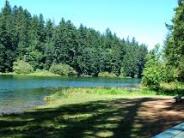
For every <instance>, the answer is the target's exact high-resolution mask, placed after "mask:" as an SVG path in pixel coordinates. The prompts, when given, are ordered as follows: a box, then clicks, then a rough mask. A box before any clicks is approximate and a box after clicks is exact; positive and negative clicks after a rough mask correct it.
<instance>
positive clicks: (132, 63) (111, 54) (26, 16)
mask: <svg viewBox="0 0 184 138" xmlns="http://www.w3.org/2000/svg"><path fill="white" fill-rule="evenodd" d="M146 54H147V47H146V46H145V45H144V44H141V45H140V44H138V42H136V41H135V39H132V40H129V39H127V40H124V39H120V38H118V37H117V36H116V34H113V33H112V32H111V31H110V30H109V29H107V30H106V32H105V33H104V34H101V33H100V32H98V31H96V30H94V29H92V28H87V27H85V26H83V25H80V27H78V28H77V27H75V26H74V25H73V24H72V22H71V21H65V20H64V19H62V20H61V21H60V23H59V24H58V25H55V24H54V23H53V22H52V21H51V20H47V21H46V20H44V17H43V16H42V15H39V16H37V15H31V14H30V12H29V11H27V10H26V9H23V8H22V7H17V6H14V7H13V8H12V7H11V6H10V4H9V2H8V1H6V2H5V6H4V8H3V9H2V11H1V12H0V72H12V71H13V63H14V62H15V61H17V60H23V61H25V62H28V63H29V64H30V65H31V66H32V67H33V69H34V70H36V69H44V70H49V69H50V67H51V66H52V65H53V64H67V65H69V66H71V67H72V68H74V69H75V70H76V72H77V73H78V75H92V76H98V74H99V73H100V72H109V73H114V74H116V75H117V76H119V75H121V74H123V75H124V76H130V77H136V76H137V77H141V75H142V71H143V68H144V64H145V56H146Z"/></svg>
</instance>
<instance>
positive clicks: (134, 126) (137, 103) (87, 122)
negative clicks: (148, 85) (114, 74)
mask: <svg viewBox="0 0 184 138" xmlns="http://www.w3.org/2000/svg"><path fill="white" fill-rule="evenodd" d="M168 98H171V97H168V96H160V95H157V93H156V92H155V91H150V90H149V89H141V90H139V89H135V90H128V89H116V88H109V89H106V88H71V89H63V90H59V91H57V92H56V93H54V94H52V95H50V96H48V97H46V98H45V100H46V101H47V102H48V104H47V105H45V106H42V107H39V108H37V109H35V110H33V111H28V112H25V113H20V114H10V115H2V116H0V137H2V138H8V137H10V138H11V137H31V138H32V137H33V138H34V137H36V138H37V137H38V138H39V137H47V138H72V137H75V138H93V137H94V138H96V137H97V138H103V137H114V138H120V137H125V138H130V137H132V138H137V137H141V138H147V137H151V136H153V135H155V134H157V133H159V132H160V131H161V130H160V129H159V128H160V127H161V128H162V129H163V128H167V127H170V126H171V125H174V124H176V123H177V122H176V121H170V120H167V121H166V120H165V121H163V120H162V118H161V117H160V112H161V109H159V110H158V113H155V117H157V118H155V117H154V118H153V116H150V115H149V114H148V116H147V115H146V116H142V110H150V111H152V109H150V107H147V106H145V105H144V104H145V103H146V102H150V101H154V102H155V103H156V101H157V100H164V99H168ZM168 108H172V107H168ZM165 110H167V109H165V108H164V109H162V112H163V111H165ZM170 110H171V109H170ZM145 112H146V113H147V111H145ZM154 112H155V111H154ZM145 117H147V119H145ZM149 117H150V118H149Z"/></svg>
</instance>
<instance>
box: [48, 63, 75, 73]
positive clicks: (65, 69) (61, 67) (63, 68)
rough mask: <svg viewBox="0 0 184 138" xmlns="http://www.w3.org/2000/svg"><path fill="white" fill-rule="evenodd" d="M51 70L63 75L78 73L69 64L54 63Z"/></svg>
mask: <svg viewBox="0 0 184 138" xmlns="http://www.w3.org/2000/svg"><path fill="white" fill-rule="evenodd" d="M49 71H50V72H52V73H54V74H58V75H61V76H72V75H76V74H77V73H76V71H75V70H74V69H73V68H72V67H71V66H69V65H67V64H53V65H52V66H51V67H50V70H49Z"/></svg>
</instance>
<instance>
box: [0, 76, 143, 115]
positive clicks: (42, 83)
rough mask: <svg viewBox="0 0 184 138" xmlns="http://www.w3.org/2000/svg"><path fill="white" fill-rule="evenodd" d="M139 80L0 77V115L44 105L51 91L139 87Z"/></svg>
mask: <svg viewBox="0 0 184 138" xmlns="http://www.w3.org/2000/svg"><path fill="white" fill-rule="evenodd" d="M139 83H140V80H138V79H107V78H60V77H16V76H0V114H2V113H15V112H16V113H17V112H23V111H25V110H27V109H30V108H33V107H34V106H36V105H42V104H44V101H43V98H44V97H45V96H46V95H49V94H50V93H51V92H52V91H51V89H52V90H53V89H57V88H64V87H128V88H134V87H137V86H138V84H139Z"/></svg>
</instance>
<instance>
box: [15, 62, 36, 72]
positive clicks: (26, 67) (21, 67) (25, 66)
mask: <svg viewBox="0 0 184 138" xmlns="http://www.w3.org/2000/svg"><path fill="white" fill-rule="evenodd" d="M13 71H14V72H15V73H17V74H29V73H32V72H33V67H32V66H31V65H30V64H29V63H27V62H25V61H23V60H17V61H16V62H14V63H13Z"/></svg>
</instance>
